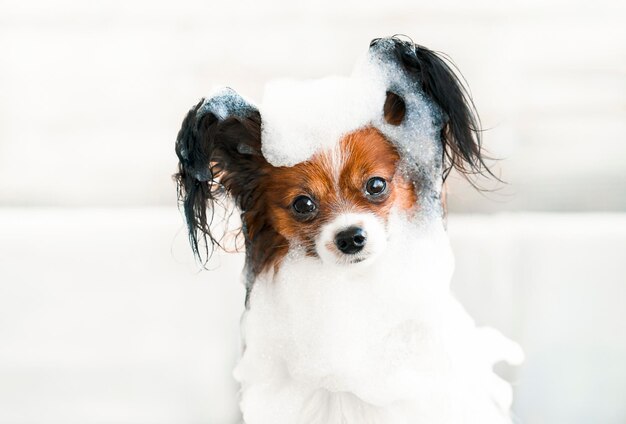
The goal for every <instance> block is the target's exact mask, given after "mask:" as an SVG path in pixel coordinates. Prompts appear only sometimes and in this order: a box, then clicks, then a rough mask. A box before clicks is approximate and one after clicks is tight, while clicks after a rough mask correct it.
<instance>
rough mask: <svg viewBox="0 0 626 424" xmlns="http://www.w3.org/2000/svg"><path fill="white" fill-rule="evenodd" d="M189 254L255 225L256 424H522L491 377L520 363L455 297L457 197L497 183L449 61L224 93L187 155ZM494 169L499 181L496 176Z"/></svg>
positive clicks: (252, 406)
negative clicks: (228, 205)
mask: <svg viewBox="0 0 626 424" xmlns="http://www.w3.org/2000/svg"><path fill="white" fill-rule="evenodd" d="M176 153H177V155H178V158H179V160H180V163H179V172H178V174H176V176H175V177H176V179H177V182H178V190H179V199H180V201H181V204H182V207H183V209H184V214H185V217H186V221H187V224H188V228H189V238H190V241H191V246H192V248H193V251H194V252H195V253H196V255H198V257H200V252H201V250H202V247H203V246H204V247H205V248H206V250H207V258H208V255H209V254H210V251H212V249H213V248H214V247H216V246H217V247H222V246H221V241H220V239H219V238H218V237H217V236H216V235H215V233H214V232H212V229H211V224H212V216H213V214H214V213H215V210H216V207H217V206H218V202H220V201H223V200H227V201H232V202H233V203H234V205H235V206H236V208H237V209H238V210H239V212H240V213H241V223H242V227H241V234H242V235H243V239H244V241H245V252H246V265H245V272H244V278H245V282H246V288H247V290H246V293H247V294H246V300H245V305H246V311H245V313H244V316H243V319H242V331H243V335H244V351H243V355H242V358H241V361H240V362H239V365H238V366H237V368H236V370H235V377H236V379H237V380H238V381H239V382H240V383H241V387H242V391H241V409H242V412H243V417H244V420H245V422H246V423H248V424H256V423H262V424H266V423H272V424H279V423H285V424H287V423H288V424H299V423H302V424H311V423H325V424H332V423H337V424H339V423H372V424H375V423H407V424H408V423H418V422H420V423H421V422H424V423H431V424H432V423H457V424H458V423H480V424H485V423H510V422H511V419H510V413H509V407H510V404H511V400H512V394H511V388H510V386H509V384H508V383H506V382H505V381H504V380H502V379H500V378H499V377H498V376H497V375H496V374H495V373H494V372H493V370H492V367H493V364H494V363H495V362H497V361H500V360H507V361H509V362H512V363H518V362H519V361H521V359H522V353H521V350H520V348H519V347H518V346H517V345H516V344H515V343H513V342H511V341H509V340H508V339H506V338H504V336H502V335H501V334H500V333H498V332H497V331H495V330H493V329H488V328H477V327H476V326H475V325H474V322H473V321H472V319H471V318H470V317H469V316H468V314H467V313H466V312H465V311H464V310H463V308H462V307H461V306H460V305H459V304H458V303H457V302H456V301H455V300H454V298H453V297H452V296H451V294H450V291H449V282H450V278H451V275H452V269H453V258H452V253H451V249H450V246H449V242H448V239H447V235H446V232H445V200H444V199H445V196H443V195H442V193H443V183H444V181H445V179H446V176H447V175H448V173H449V172H450V170H451V169H453V168H456V169H457V170H458V171H459V172H461V173H463V174H471V173H475V172H483V171H484V170H485V169H487V168H486V167H485V164H484V159H483V156H482V153H481V145H480V133H479V122H478V118H477V115H476V113H475V110H474V107H473V104H472V102H471V99H470V98H469V96H468V95H467V92H466V91H465V89H464V87H463V85H462V84H461V83H460V81H459V79H458V78H457V76H456V75H455V73H454V72H453V71H452V70H451V68H450V67H449V66H448V65H447V64H446V62H445V60H443V59H442V57H441V56H440V55H438V54H436V53H434V52H433V51H431V50H429V49H427V48H425V47H422V46H418V45H415V44H414V43H412V42H410V41H405V40H403V39H400V38H398V37H391V38H383V39H375V40H373V41H372V42H371V43H370V47H369V49H368V52H367V54H366V55H365V57H364V58H363V60H361V61H360V62H359V64H358V65H357V67H356V68H355V71H354V73H353V74H352V75H351V76H350V77H334V78H327V79H323V80H316V81H308V82H295V81H286V82H278V83H273V84H270V85H269V86H268V87H267V89H266V93H265V95H264V100H263V103H262V104H261V105H260V106H255V105H254V104H253V103H252V102H251V101H248V100H246V99H245V98H243V97H242V96H240V95H239V94H237V93H236V92H235V91H233V90H231V89H228V88H225V89H221V90H218V91H216V92H214V93H213V94H212V95H211V96H209V97H207V98H205V99H202V101H200V102H199V103H198V104H197V105H196V106H195V107H193V108H192V109H191V110H190V111H189V113H188V115H187V117H186V118H185V120H184V122H183V124H182V128H181V130H180V132H179V134H178V139H177V142H176ZM487 172H488V171H487Z"/></svg>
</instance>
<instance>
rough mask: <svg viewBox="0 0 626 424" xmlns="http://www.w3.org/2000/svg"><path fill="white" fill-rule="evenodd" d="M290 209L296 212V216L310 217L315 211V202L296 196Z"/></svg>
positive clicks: (308, 198) (306, 197)
mask: <svg viewBox="0 0 626 424" xmlns="http://www.w3.org/2000/svg"><path fill="white" fill-rule="evenodd" d="M291 207H292V208H293V210H294V211H295V212H296V214H298V215H301V216H305V215H311V214H312V213H313V212H315V210H316V209H317V206H315V202H313V199H311V198H310V197H309V196H298V197H296V198H295V200H294V201H293V203H292V204H291Z"/></svg>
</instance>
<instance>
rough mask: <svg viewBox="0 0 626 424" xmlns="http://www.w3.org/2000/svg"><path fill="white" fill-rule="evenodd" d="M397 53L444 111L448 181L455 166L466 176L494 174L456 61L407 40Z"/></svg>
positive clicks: (445, 165) (473, 107) (444, 174)
mask: <svg viewBox="0 0 626 424" xmlns="http://www.w3.org/2000/svg"><path fill="white" fill-rule="evenodd" d="M396 52H397V54H398V56H399V57H400V60H401V61H402V63H403V65H404V67H405V69H406V70H407V71H408V72H410V73H411V74H413V75H416V76H417V79H418V80H419V81H420V83H421V86H422V90H423V92H424V94H425V95H426V96H428V97H429V98H430V99H431V100H432V101H433V102H435V103H436V104H437V105H438V106H439V108H440V109H441V110H442V112H443V113H444V122H445V124H444V126H443V128H442V130H441V140H442V143H443V156H444V157H443V167H444V173H443V178H444V180H445V178H446V177H447V176H448V174H449V172H450V171H451V170H452V168H455V169H456V170H457V171H459V172H460V173H462V174H464V175H466V176H468V175H471V174H482V173H484V172H486V173H488V174H491V172H490V171H489V168H488V167H487V166H486V165H485V162H484V160H485V158H484V156H483V152H482V150H481V128H480V119H479V116H478V113H477V112H476V108H475V106H474V102H473V101H472V99H471V96H470V94H469V93H468V91H467V89H466V88H465V86H464V85H463V83H462V82H461V80H460V79H459V76H457V74H456V73H455V72H454V70H453V69H452V68H451V65H452V62H451V61H449V59H448V58H446V57H445V56H444V55H442V54H440V53H436V52H434V51H432V50H429V49H427V48H426V47H422V46H419V45H416V44H413V43H407V42H403V41H398V42H397V43H396ZM448 63H450V65H449V64H448ZM452 66H454V65H452Z"/></svg>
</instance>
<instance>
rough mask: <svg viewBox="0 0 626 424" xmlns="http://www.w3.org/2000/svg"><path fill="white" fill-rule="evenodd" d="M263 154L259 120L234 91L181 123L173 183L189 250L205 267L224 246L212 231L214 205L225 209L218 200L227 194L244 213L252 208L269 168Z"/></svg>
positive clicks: (202, 105) (201, 104) (209, 101)
mask: <svg viewBox="0 0 626 424" xmlns="http://www.w3.org/2000/svg"><path fill="white" fill-rule="evenodd" d="M260 150H261V116H260V114H259V112H258V110H257V109H256V108H255V107H254V106H252V105H250V104H249V103H247V102H245V100H243V99H242V98H241V97H240V96H239V95H238V94H237V93H236V92H234V91H233V90H230V89H226V90H223V91H222V92H221V93H220V94H219V95H217V96H214V97H211V98H210V99H202V100H201V101H200V102H199V103H198V104H197V105H195V106H194V107H193V108H191V110H190V111H189V112H188V113H187V116H186V117H185V119H184V121H183V124H182V127H181V129H180V131H179V133H178V137H177V139H176V155H177V156H178V159H179V164H178V173H176V174H175V175H174V179H175V181H176V182H177V186H178V200H179V203H180V205H181V207H182V209H183V212H184V214H185V219H186V221H187V227H188V231H189V241H190V243H191V247H192V249H193V252H194V254H195V255H196V257H197V258H198V259H200V260H201V261H203V263H205V264H206V262H207V261H208V259H209V258H210V256H211V254H212V253H213V251H214V249H215V247H216V246H217V247H222V246H221V237H216V236H215V235H214V234H213V233H212V232H211V224H212V222H213V218H214V214H215V206H225V204H224V203H225V202H224V203H220V201H222V200H225V199H224V197H225V195H229V196H231V197H232V198H233V199H234V200H235V205H236V206H238V207H239V208H240V209H241V210H242V211H245V210H246V208H247V207H249V203H250V202H251V201H252V198H251V194H252V193H253V192H254V188H255V184H256V182H257V181H258V178H257V177H258V173H259V172H261V171H260V170H261V167H262V166H263V164H264V163H265V161H264V159H263V157H262V156H261V154H260ZM201 247H203V248H204V251H205V252H206V254H205V255H202V254H201Z"/></svg>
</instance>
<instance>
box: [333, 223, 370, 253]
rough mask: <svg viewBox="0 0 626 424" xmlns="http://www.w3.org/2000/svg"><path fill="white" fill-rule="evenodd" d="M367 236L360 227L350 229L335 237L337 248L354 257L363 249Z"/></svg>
mask: <svg viewBox="0 0 626 424" xmlns="http://www.w3.org/2000/svg"><path fill="white" fill-rule="evenodd" d="M366 240H367V234H366V233H365V231H363V229H361V228H359V227H350V228H347V229H345V230H343V231H340V232H339V233H337V235H336V236H335V246H337V248H338V249H339V250H341V251H342V252H343V253H345V254H347V255H352V254H354V253H357V252H359V251H361V249H363V246H365V241H366Z"/></svg>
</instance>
